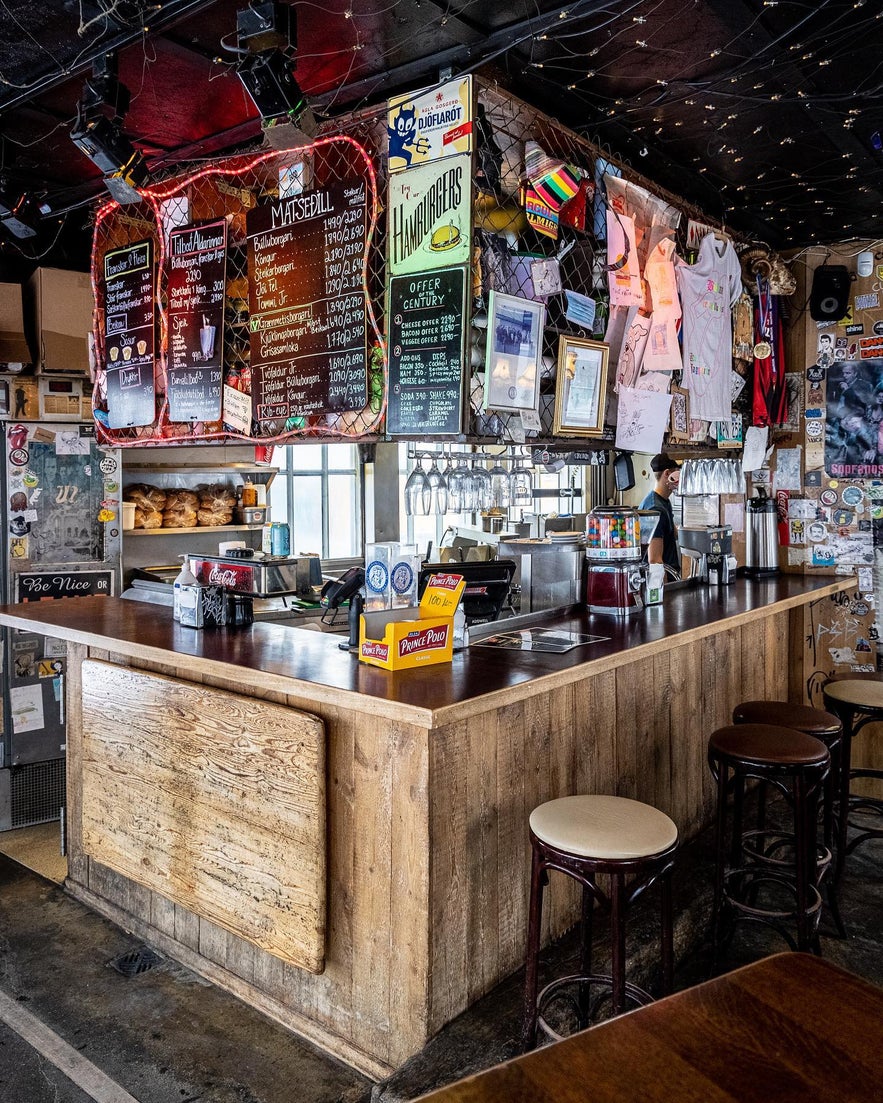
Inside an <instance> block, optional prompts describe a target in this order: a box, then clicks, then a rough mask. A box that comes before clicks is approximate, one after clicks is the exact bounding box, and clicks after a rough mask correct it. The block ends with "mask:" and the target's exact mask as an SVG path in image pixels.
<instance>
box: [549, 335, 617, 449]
mask: <svg viewBox="0 0 883 1103" xmlns="http://www.w3.org/2000/svg"><path fill="white" fill-rule="evenodd" d="M608 352H609V350H608V347H607V345H604V344H602V343H601V342H600V341H587V340H584V339H583V338H581V337H562V338H561V339H560V342H559V345H558V378H557V381H556V385H555V422H554V427H553V432H554V433H555V435H556V436H571V437H592V436H600V435H601V434H602V433H603V432H604V407H605V405H606V401H607V356H608Z"/></svg>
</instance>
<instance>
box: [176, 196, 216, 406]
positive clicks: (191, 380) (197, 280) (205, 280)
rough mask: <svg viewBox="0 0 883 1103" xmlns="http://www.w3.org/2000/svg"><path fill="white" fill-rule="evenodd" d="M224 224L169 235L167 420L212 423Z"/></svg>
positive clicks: (207, 225) (178, 231) (207, 224)
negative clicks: (168, 418)
mask: <svg viewBox="0 0 883 1103" xmlns="http://www.w3.org/2000/svg"><path fill="white" fill-rule="evenodd" d="M226 263H227V222H226V220H225V219H223V218H222V219H219V220H218V221H217V222H206V223H202V224H200V225H196V226H186V227H184V228H182V229H179V230H173V231H172V232H171V233H170V234H169V278H168V304H169V305H168V327H169V381H168V396H169V417H170V418H171V420H172V421H217V420H218V418H219V417H220V416H221V373H222V369H223V363H224V348H223V345H224V342H223V333H224V287H225V278H226V277H225V270H226Z"/></svg>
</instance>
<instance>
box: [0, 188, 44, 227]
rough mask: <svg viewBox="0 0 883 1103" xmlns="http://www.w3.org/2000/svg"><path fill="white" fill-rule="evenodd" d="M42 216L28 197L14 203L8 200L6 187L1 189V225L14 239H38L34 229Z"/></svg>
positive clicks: (24, 196)
mask: <svg viewBox="0 0 883 1103" xmlns="http://www.w3.org/2000/svg"><path fill="white" fill-rule="evenodd" d="M39 217H40V215H39V212H38V211H37V210H36V208H35V207H34V205H33V204H32V203H31V201H30V199H29V198H28V196H26V195H22V196H20V197H19V198H18V199H17V200H15V201H12V200H11V199H10V198H8V196H7V193H6V188H5V186H3V187H2V189H0V224H2V226H3V228H4V229H6V230H8V231H9V232H10V233H11V234H12V236H13V237H17V238H28V237H36V236H37V231H36V229H35V228H34V227H35V224H36V222H37V221H38V219H39Z"/></svg>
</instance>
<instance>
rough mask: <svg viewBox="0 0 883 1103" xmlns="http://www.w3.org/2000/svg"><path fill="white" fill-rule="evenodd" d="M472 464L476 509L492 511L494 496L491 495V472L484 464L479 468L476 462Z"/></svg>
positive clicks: (479, 465)
mask: <svg viewBox="0 0 883 1103" xmlns="http://www.w3.org/2000/svg"><path fill="white" fill-rule="evenodd" d="M472 462H473V467H472V486H473V493H474V495H475V497H474V508H475V509H476V510H484V509H490V508H491V506H492V505H493V504H494V500H493V495H492V494H491V476H490V472H489V471H488V469H487V468H486V467H485V466H484V465H483V464H481V463H479V464H478V466H475V461H474V460H473V461H472Z"/></svg>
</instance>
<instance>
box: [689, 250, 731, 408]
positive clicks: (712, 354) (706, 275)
mask: <svg viewBox="0 0 883 1103" xmlns="http://www.w3.org/2000/svg"><path fill="white" fill-rule="evenodd" d="M677 277H678V287H679V288H680V291H681V310H682V312H683V322H682V326H683V341H684V376H683V383H684V388H685V389H686V390H688V391H689V392H690V417H691V418H701V419H702V420H703V421H726V420H728V419H729V417H730V416H731V414H732V408H733V403H732V388H731V380H730V376H731V374H732V370H733V321H732V308H733V304H734V303H735V302H736V300H737V299H738V298H739V295H740V294H741V293H742V271H741V268H740V266H739V258H738V257H737V256H736V250H735V249H734V248H733V246H732V244H731V243H730V242H729V241H723V240H720V239H719V238H717V237H716V236H715V235H714V234H706V235H705V237H704V238H703V239H702V244H701V245H700V246H699V256H698V258H697V260H696V263H695V264H686V263H683V262H682V263H681V264H679V265H678V268H677Z"/></svg>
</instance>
